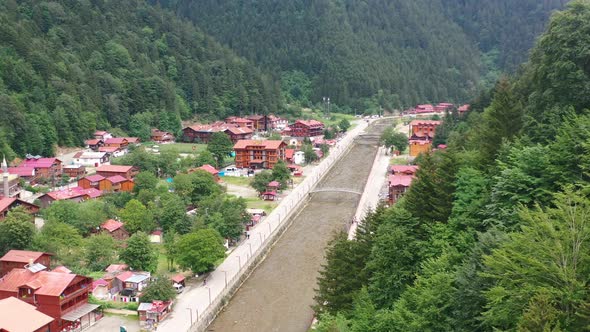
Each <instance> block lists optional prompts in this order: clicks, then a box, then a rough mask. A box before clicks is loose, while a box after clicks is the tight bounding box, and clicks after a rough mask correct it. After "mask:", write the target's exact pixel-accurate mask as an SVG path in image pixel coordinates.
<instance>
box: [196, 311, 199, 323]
mask: <svg viewBox="0 0 590 332" xmlns="http://www.w3.org/2000/svg"><path fill="white" fill-rule="evenodd" d="M195 311H196V312H197V322H198V321H199V308H197V309H195Z"/></svg>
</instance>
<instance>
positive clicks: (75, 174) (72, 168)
mask: <svg viewBox="0 0 590 332" xmlns="http://www.w3.org/2000/svg"><path fill="white" fill-rule="evenodd" d="M63 174H64V175H67V176H69V177H70V179H78V178H81V177H83V176H84V175H86V166H82V165H65V166H64V167H63Z"/></svg>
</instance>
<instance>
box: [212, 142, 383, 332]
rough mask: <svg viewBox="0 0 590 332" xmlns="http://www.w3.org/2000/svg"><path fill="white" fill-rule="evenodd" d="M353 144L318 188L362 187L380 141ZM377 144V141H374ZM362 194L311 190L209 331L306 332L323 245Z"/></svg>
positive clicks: (321, 259)
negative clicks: (298, 210) (306, 203)
mask: <svg viewBox="0 0 590 332" xmlns="http://www.w3.org/2000/svg"><path fill="white" fill-rule="evenodd" d="M369 143H370V144H366V142H365V144H355V145H354V146H353V148H352V149H351V151H350V152H349V153H348V155H346V156H344V157H343V158H342V160H341V161H340V162H338V163H337V164H336V165H335V167H334V168H333V170H332V171H331V173H330V174H328V175H327V176H326V178H325V179H324V180H323V181H322V182H321V183H320V184H318V188H321V187H324V188H346V189H353V190H356V191H361V192H362V191H363V188H364V185H365V182H366V180H367V176H368V174H369V171H370V169H371V165H370V162H367V161H372V160H374V158H375V153H376V151H377V144H373V142H369ZM375 143H376V142H375ZM358 201H359V196H358V195H356V194H350V193H339V192H324V193H316V194H313V196H312V198H311V200H310V202H309V203H308V205H307V206H306V207H304V208H303V209H302V211H301V212H300V214H299V215H298V216H297V217H295V218H296V219H295V220H294V221H293V225H292V226H291V227H290V228H289V229H288V230H287V231H286V232H285V234H284V235H283V237H282V238H281V239H280V240H279V241H278V243H277V244H276V246H275V247H274V248H273V249H272V251H271V252H270V254H269V255H268V257H267V258H266V259H265V260H264V261H263V262H262V263H261V264H260V266H259V267H258V268H257V269H256V270H255V271H254V272H253V273H252V275H251V276H250V278H249V279H248V280H247V281H246V282H245V283H244V285H243V286H242V287H241V288H240V290H238V292H237V293H236V294H235V296H234V297H233V298H232V300H231V302H230V303H229V305H228V306H227V307H226V308H225V310H223V311H222V312H221V313H220V314H219V316H218V317H217V319H216V320H215V321H214V322H213V323H212V324H211V325H210V326H209V328H208V329H207V331H224V332H225V331H240V332H242V331H257V332H258V331H281V332H283V331H287V332H289V331H298V332H299V331H307V329H308V328H309V326H310V324H311V321H312V318H313V311H312V310H311V307H310V306H311V305H313V303H314V302H313V296H314V288H315V287H316V278H317V276H318V270H319V268H320V265H321V263H322V262H323V259H324V257H323V254H324V248H325V247H326V244H327V242H328V241H329V240H330V239H331V238H332V235H333V234H334V232H336V231H338V230H343V229H344V227H345V225H346V224H347V223H348V222H349V221H350V220H351V218H352V216H353V215H354V213H355V210H356V206H357V204H358Z"/></svg>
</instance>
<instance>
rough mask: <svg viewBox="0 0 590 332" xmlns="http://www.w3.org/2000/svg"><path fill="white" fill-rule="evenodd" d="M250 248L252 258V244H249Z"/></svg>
mask: <svg viewBox="0 0 590 332" xmlns="http://www.w3.org/2000/svg"><path fill="white" fill-rule="evenodd" d="M248 247H250V257H252V243H250V242H248Z"/></svg>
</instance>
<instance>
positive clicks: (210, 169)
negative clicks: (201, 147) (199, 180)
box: [197, 164, 219, 175]
mask: <svg viewBox="0 0 590 332" xmlns="http://www.w3.org/2000/svg"><path fill="white" fill-rule="evenodd" d="M197 169H202V170H204V171H206V172H209V173H211V174H213V175H217V174H219V172H218V171H217V170H216V169H215V167H213V166H211V165H209V164H205V165H203V166H201V167H197Z"/></svg>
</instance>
